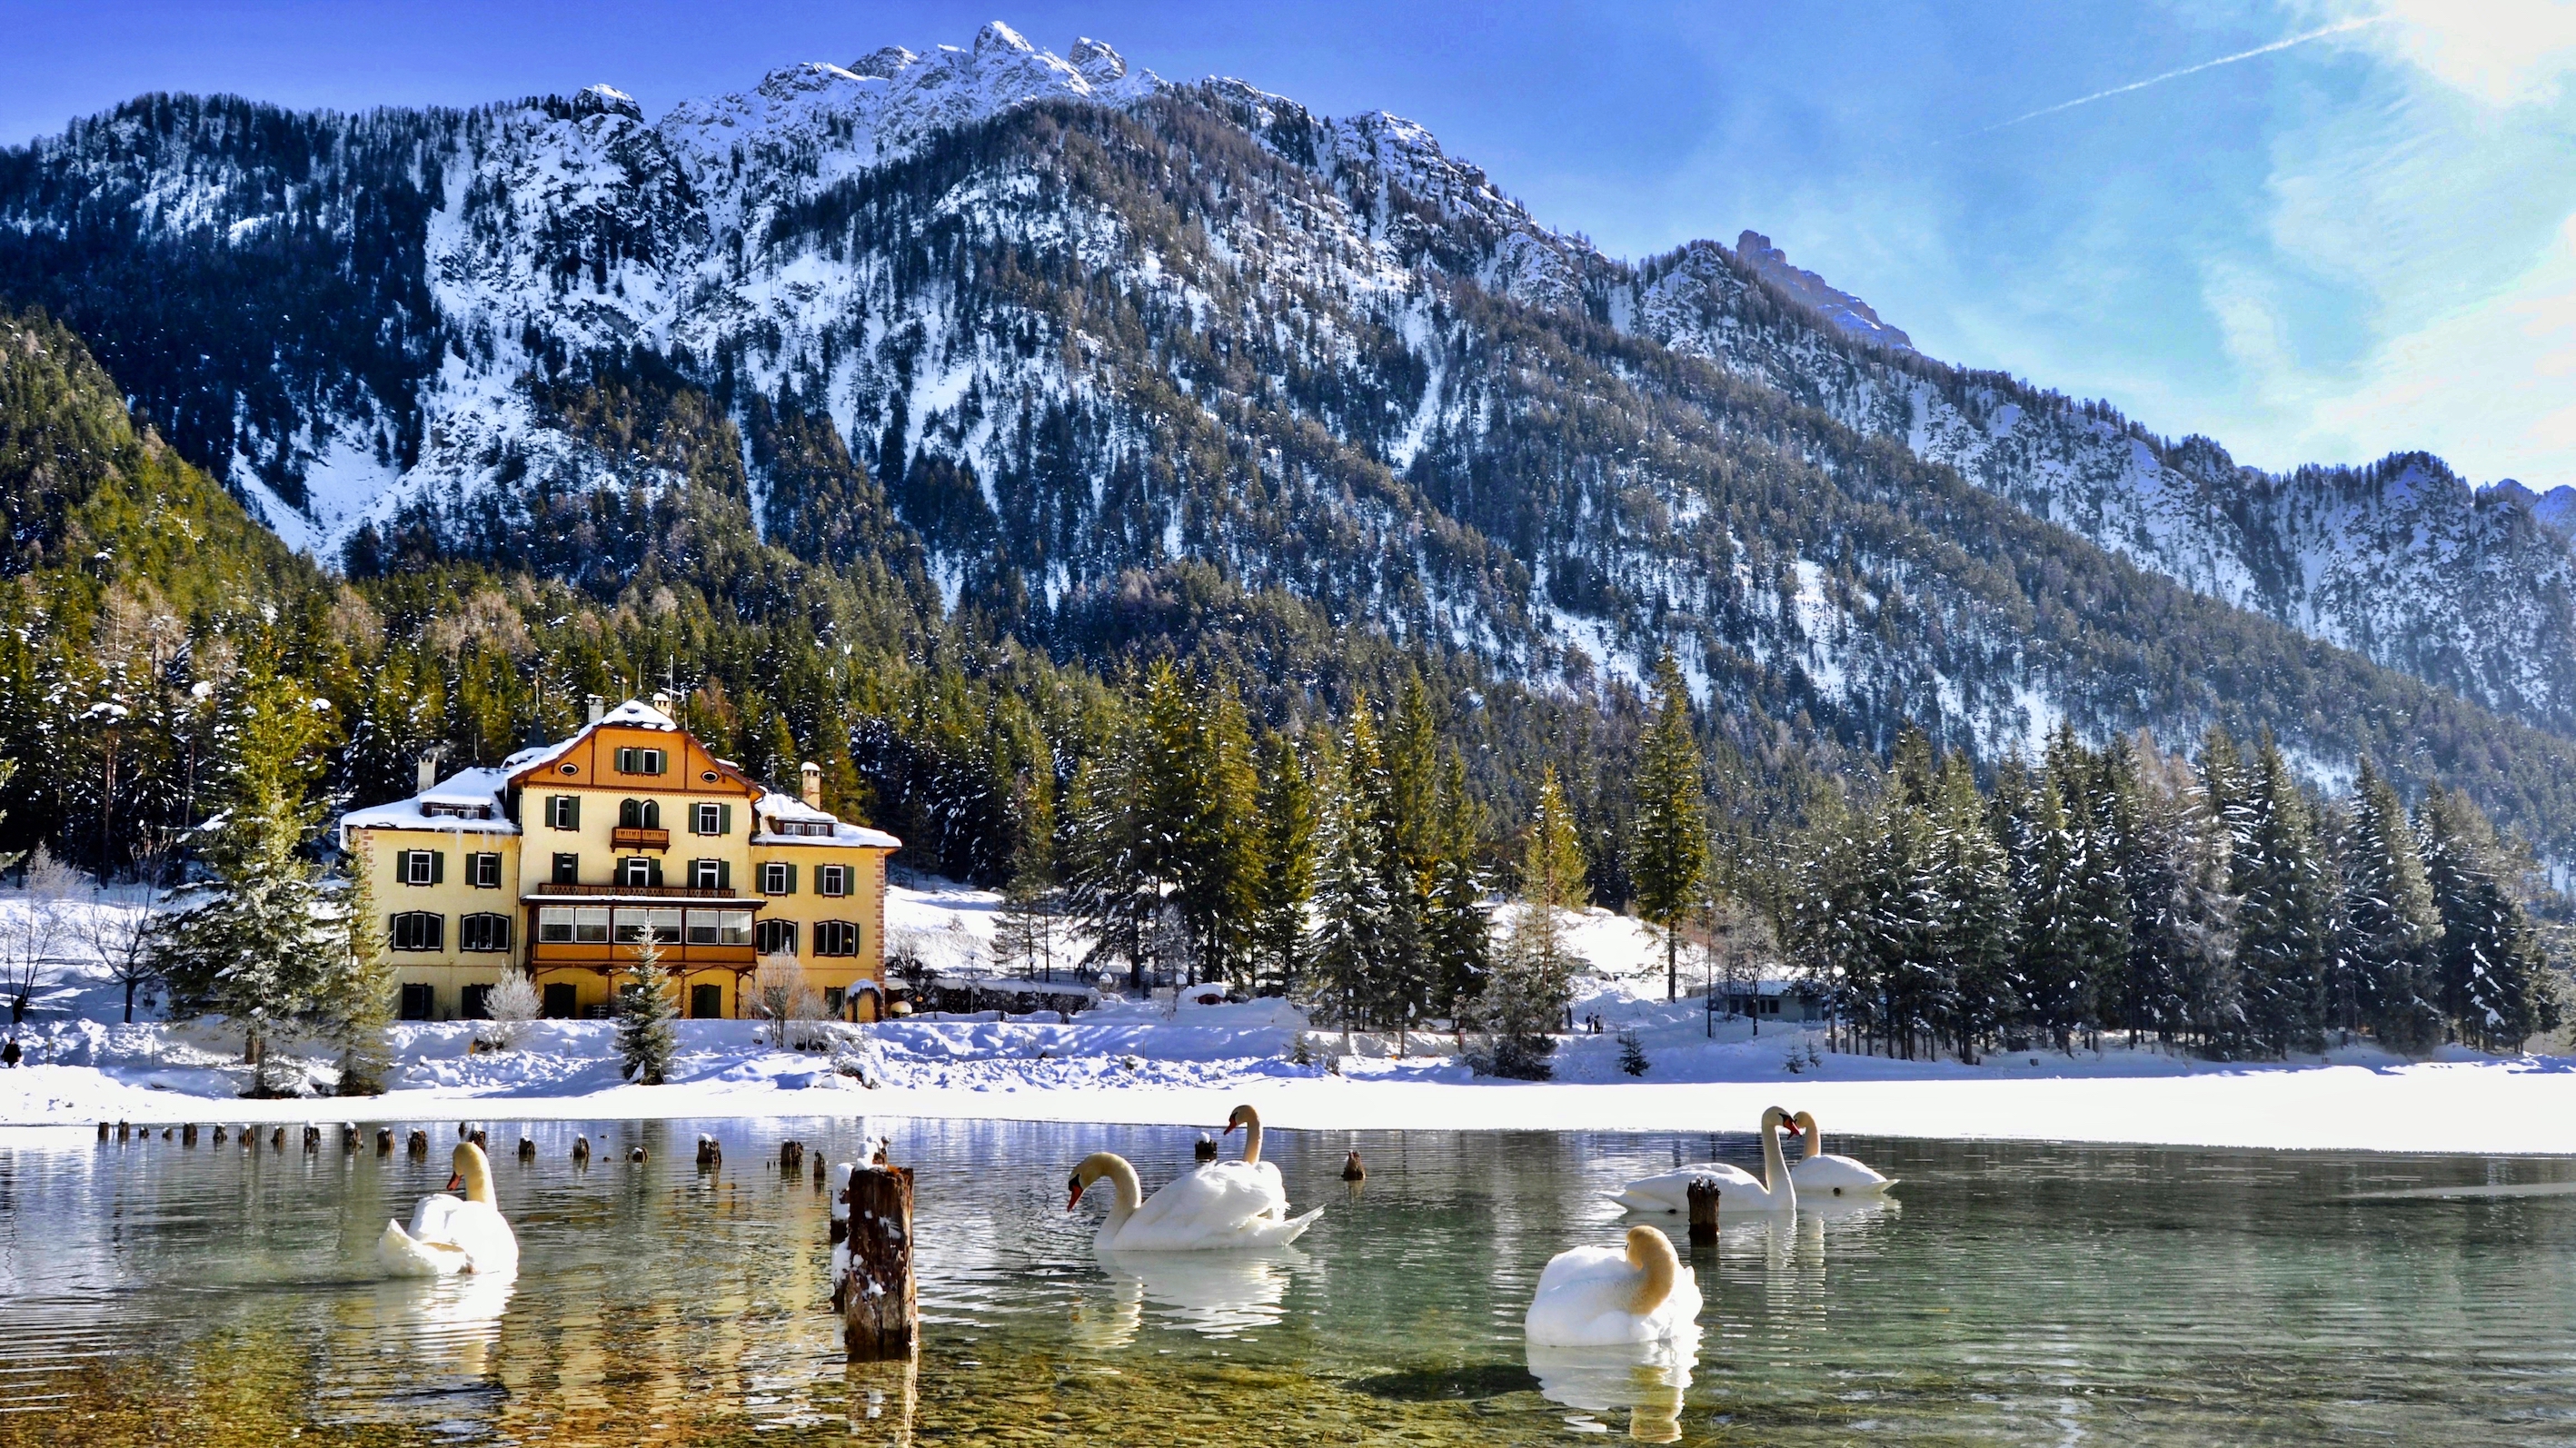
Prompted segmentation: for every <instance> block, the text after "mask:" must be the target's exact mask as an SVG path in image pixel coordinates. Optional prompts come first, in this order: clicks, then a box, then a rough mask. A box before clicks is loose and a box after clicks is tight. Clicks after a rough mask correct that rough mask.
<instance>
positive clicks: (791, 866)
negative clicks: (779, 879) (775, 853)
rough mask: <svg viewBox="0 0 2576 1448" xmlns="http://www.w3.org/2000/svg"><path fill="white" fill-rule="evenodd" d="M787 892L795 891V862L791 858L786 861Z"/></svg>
mask: <svg viewBox="0 0 2576 1448" xmlns="http://www.w3.org/2000/svg"><path fill="white" fill-rule="evenodd" d="M787 893H788V894H790V895H793V894H795V893H796V862H795V861H793V860H790V861H788V862H787Z"/></svg>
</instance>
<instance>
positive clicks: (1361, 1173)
mask: <svg viewBox="0 0 2576 1448" xmlns="http://www.w3.org/2000/svg"><path fill="white" fill-rule="evenodd" d="M1367 1179H1368V1168H1367V1167H1364V1166H1362V1165H1360V1154H1359V1152H1358V1151H1356V1150H1354V1151H1353V1152H1352V1153H1351V1159H1350V1160H1348V1161H1346V1162H1343V1163H1342V1180H1344V1181H1346V1182H1356V1181H1366V1180H1367Z"/></svg>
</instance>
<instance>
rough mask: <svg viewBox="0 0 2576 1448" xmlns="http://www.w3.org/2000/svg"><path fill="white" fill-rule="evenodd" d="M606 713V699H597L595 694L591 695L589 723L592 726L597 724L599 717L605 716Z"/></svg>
mask: <svg viewBox="0 0 2576 1448" xmlns="http://www.w3.org/2000/svg"><path fill="white" fill-rule="evenodd" d="M607 712H608V701H607V700H606V699H603V698H601V697H599V696H598V695H597V694H593V695H591V696H590V722H591V723H593V724H596V723H598V722H599V716H600V715H602V714H605V713H607Z"/></svg>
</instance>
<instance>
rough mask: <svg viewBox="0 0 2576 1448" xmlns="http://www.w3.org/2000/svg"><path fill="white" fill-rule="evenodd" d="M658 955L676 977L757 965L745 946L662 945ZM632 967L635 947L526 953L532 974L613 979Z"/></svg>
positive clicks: (561, 944)
mask: <svg viewBox="0 0 2576 1448" xmlns="http://www.w3.org/2000/svg"><path fill="white" fill-rule="evenodd" d="M661 951H662V968H663V969H664V970H666V971H672V972H675V973H676V972H683V971H692V970H731V971H737V972H741V971H749V970H752V969H753V968H755V967H756V966H757V965H758V964H759V961H758V960H756V959H755V958H754V957H753V955H752V949H751V947H750V946H748V945H665V946H662V947H661ZM634 964H635V947H634V946H631V945H609V944H604V943H600V942H596V941H583V942H572V941H561V940H556V941H540V942H538V943H537V944H536V945H534V946H532V947H531V948H530V950H529V952H528V967H529V969H531V970H564V969H577V970H590V971H594V972H597V973H598V974H601V975H614V974H616V973H617V972H618V971H621V970H625V969H628V968H629V967H631V966H633V965H634Z"/></svg>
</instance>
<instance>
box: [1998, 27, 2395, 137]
mask: <svg viewBox="0 0 2576 1448" xmlns="http://www.w3.org/2000/svg"><path fill="white" fill-rule="evenodd" d="M2387 18H2388V17H2386V16H2384V15H2373V16H2370V17H2368V18H2366V19H2361V20H2346V21H2342V22H2340V23H2338V24H2334V25H2328V26H2326V27H2324V28H2323V29H2319V30H2311V31H2308V32H2306V33H2305V34H2302V35H2293V36H2291V37H2290V38H2289V39H2287V40H2275V41H2273V42H2272V43H2271V44H2269V45H2258V46H2256V47H2254V48H2253V49H2252V50H2240V51H2238V52H2236V53H2235V54H2234V55H2222V56H2220V57H2218V58H2217V59H2216V60H2204V61H2202V62H2200V63H2199V64H2198V65H2186V66H2184V67H2183V68H2182V69H2180V70H2169V71H2166V72H2165V73H2164V74H2162V75H2151V76H2148V77H2147V78H2146V79H2145V80H2133V81H2131V82H2129V83H2128V84H2127V85H2115V86H2113V87H2111V88H2110V89H2109V90H2106V91H2095V92H2094V93H2093V94H2091V95H2089V96H2077V97H2076V98H2075V99H2073V100H2071V101H2059V102H2058V103H2057V104H2055V105H2053V106H2042V107H2040V108H2039V109H2038V110H2035V111H2032V112H2030V113H2028V114H2027V115H2019V116H2015V117H2013V118H2012V119H2011V120H2009V121H1997V122H1995V123H1994V124H1993V125H1991V126H1984V127H1980V128H1979V129H1977V130H1973V131H1970V132H1968V133H1967V134H1968V135H1971V136H1982V135H1986V134H1987V133H1989V132H1993V131H2000V130H2002V129H2004V128H2005V127H2007V126H2018V125H2020V124H2021V123H2022V122H2024V121H2035V120H2038V119H2039V118H2040V117H2042V116H2053V115H2056V114H2057V113H2058V112H2059V111H2071V110H2073V109H2075V108H2076V107H2077V106H2089V105H2091V104H2093V103H2094V102H2095V101H2104V100H2109V99H2110V98H2111V97H2113V96H2124V95H2127V94H2128V93H2129V92H2131V91H2140V90H2145V89H2146V88H2147V87H2149V86H2151V85H2162V84H2164V83H2165V82H2166V81H2169V80H2179V79H2181V78H2182V77H2184V76H2187V75H2198V74H2199V73H2200V72H2202V71H2204V70H2216V69H2217V68H2218V67H2220V66H2222V65H2234V64H2235V63H2236V62H2238V61H2240V60H2252V59H2253V58H2255V57H2256V56H2258V55H2270V54H2271V53H2272V52H2273V51H2276V50H2287V49H2289V48H2290V47H2291V46H2293V45H2305V44H2307V43H2308V42H2309V41H2311V40H2323V39H2325V38H2326V37H2327V36H2329V35H2341V34H2343V33H2344V32H2346V31H2348V30H2359V29H2361V28H2362V27H2364V26H2367V25H2377V24H2378V23H2379V22H2380V21H2382V20H2385V19H2387Z"/></svg>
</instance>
